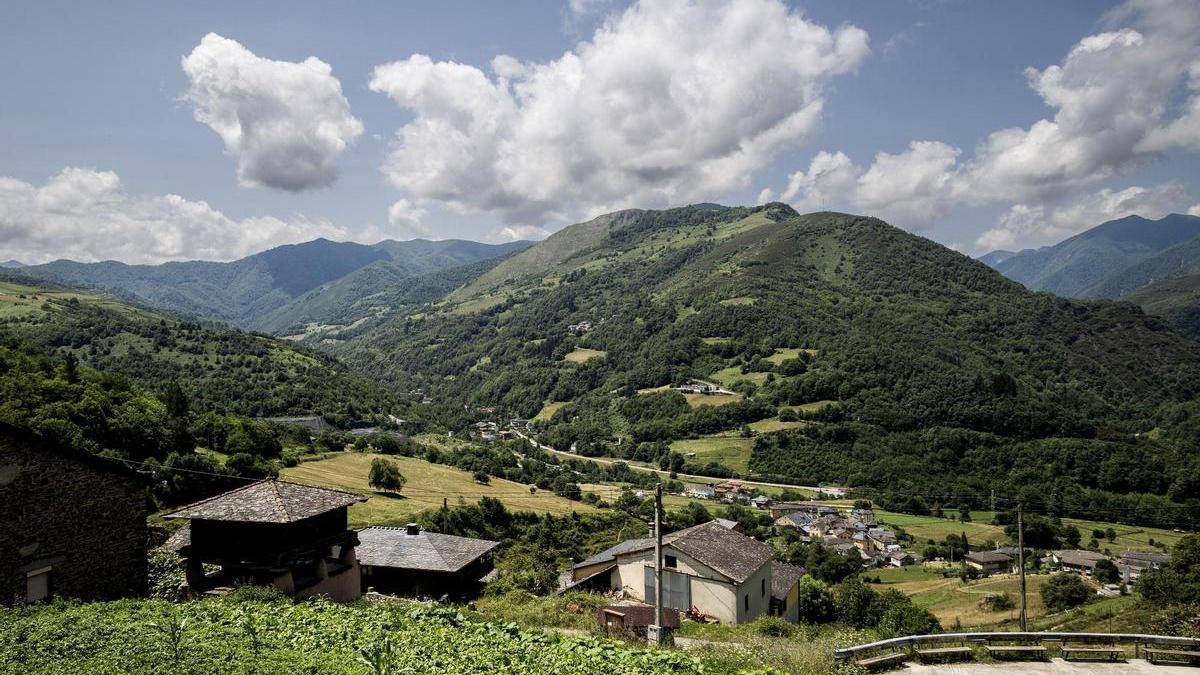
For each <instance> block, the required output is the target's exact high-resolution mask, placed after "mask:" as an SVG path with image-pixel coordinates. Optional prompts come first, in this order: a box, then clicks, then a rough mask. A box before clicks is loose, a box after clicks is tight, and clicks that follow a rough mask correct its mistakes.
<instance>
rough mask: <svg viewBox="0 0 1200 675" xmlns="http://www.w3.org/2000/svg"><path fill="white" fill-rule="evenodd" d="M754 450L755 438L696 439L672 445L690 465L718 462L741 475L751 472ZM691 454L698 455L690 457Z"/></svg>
mask: <svg viewBox="0 0 1200 675" xmlns="http://www.w3.org/2000/svg"><path fill="white" fill-rule="evenodd" d="M753 448H754V439H753V438H737V437H709V438H696V439H691V440H683V441H675V442H673V443H671V449H672V450H674V451H675V452H678V453H680V454H681V455H683V456H684V457H687V461H688V462H690V463H694V464H708V463H709V462H716V463H717V464H721V465H722V466H727V467H729V468H730V469H733V470H734V471H737V472H739V473H745V472H747V471H749V470H750V451H751V449H753ZM691 453H696V454H695V456H694V457H688V455H689V454H691Z"/></svg>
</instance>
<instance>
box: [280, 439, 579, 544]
mask: <svg viewBox="0 0 1200 675" xmlns="http://www.w3.org/2000/svg"><path fill="white" fill-rule="evenodd" d="M382 456H383V455H374V454H368V453H355V452H348V453H344V454H340V455H337V456H335V457H333V458H330V459H324V460H320V461H316V462H306V463H304V464H300V465H299V466H294V467H291V468H286V469H284V470H283V471H281V472H280V478H283V479H286V480H290V481H295V482H297V483H305V484H308V485H321V486H326V487H333V488H338V489H341V490H349V491H351V492H357V493H359V494H363V495H366V496H368V497H370V499H369V500H368V501H367V502H366V503H365V504H355V505H354V506H351V507H350V526H351V527H363V526H366V525H403V524H404V523H407V522H408V521H409V520H410V519H411V518H412V516H413V515H415V514H417V513H419V512H421V511H423V510H425V509H434V508H440V507H441V506H442V499H443V498H446V499H449V500H450V504H451V505H452V506H453V505H456V504H458V503H459V500H460V499H461V500H463V501H464V502H466V503H471V502H474V501H478V500H479V498H480V497H495V498H497V499H499V500H500V501H502V502H504V505H505V506H507V507H508V508H509V509H510V510H513V511H536V512H539V513H553V514H564V513H569V512H571V511H580V512H589V511H594V510H595V509H594V508H592V507H590V506H588V505H586V504H582V503H579V502H573V501H571V500H569V499H564V498H562V497H559V496H557V495H555V494H553V493H551V492H546V491H543V490H538V491H537V492H536V493H535V494H530V493H529V486H528V485H523V484H521V483H513V482H511V481H507V480H502V479H499V478H493V479H492V480H491V481H490V482H489V484H487V485H480V484H479V483H476V482H475V480H474V479H473V478H472V477H471V474H469V473H467V472H466V471H462V470H460V469H456V468H454V467H450V466H444V465H441V464H431V463H429V462H426V461H425V460H422V459H416V458H413V457H393V456H388V457H387V459H390V460H392V461H394V462H396V464H397V465H399V466H400V473H402V474H404V477H405V478H407V479H408V482H407V483H406V484H405V486H404V489H403V490H401V492H400V495H399V496H388V495H384V494H381V493H377V492H375V491H374V490H372V489H371V488H370V486H368V485H367V474H368V473H369V472H370V470H371V460H372V459H374V458H376V457H382Z"/></svg>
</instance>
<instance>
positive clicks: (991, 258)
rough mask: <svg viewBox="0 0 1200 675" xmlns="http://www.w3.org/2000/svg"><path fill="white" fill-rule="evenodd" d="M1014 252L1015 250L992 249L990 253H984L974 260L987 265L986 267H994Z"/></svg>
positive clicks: (1014, 253)
mask: <svg viewBox="0 0 1200 675" xmlns="http://www.w3.org/2000/svg"><path fill="white" fill-rule="evenodd" d="M1016 254H1017V253H1016V251H1005V250H1004V249H999V250H996V251H992V252H991V253H985V254H984V255H981V256H979V257H978V258H976V260H978V261H979V262H981V263H983V264H984V265H987V266H988V267H995V266H997V265H999V264H1000V263H1002V262H1004V261H1005V260H1008V259H1009V258H1011V257H1013V256H1014V255H1016Z"/></svg>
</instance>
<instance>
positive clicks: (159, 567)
mask: <svg viewBox="0 0 1200 675" xmlns="http://www.w3.org/2000/svg"><path fill="white" fill-rule="evenodd" d="M148 562H149V568H148V569H147V588H148V589H149V591H150V597H152V598H156V599H158V600H170V601H172V602H174V601H176V600H179V587H180V586H181V585H183V582H184V574H183V558H180V557H179V556H178V555H176V554H175V553H172V552H170V551H161V550H155V551H151V552H150V556H149V559H148Z"/></svg>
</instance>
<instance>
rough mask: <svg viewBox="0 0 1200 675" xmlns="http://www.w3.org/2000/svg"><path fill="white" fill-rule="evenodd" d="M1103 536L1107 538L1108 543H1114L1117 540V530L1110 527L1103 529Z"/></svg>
mask: <svg viewBox="0 0 1200 675" xmlns="http://www.w3.org/2000/svg"><path fill="white" fill-rule="evenodd" d="M1104 538H1105V539H1107V540H1108V543H1110V544H1115V543H1116V541H1117V531H1116V530H1114V529H1112V528H1111V527H1110V528H1107V529H1105V530H1104Z"/></svg>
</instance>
